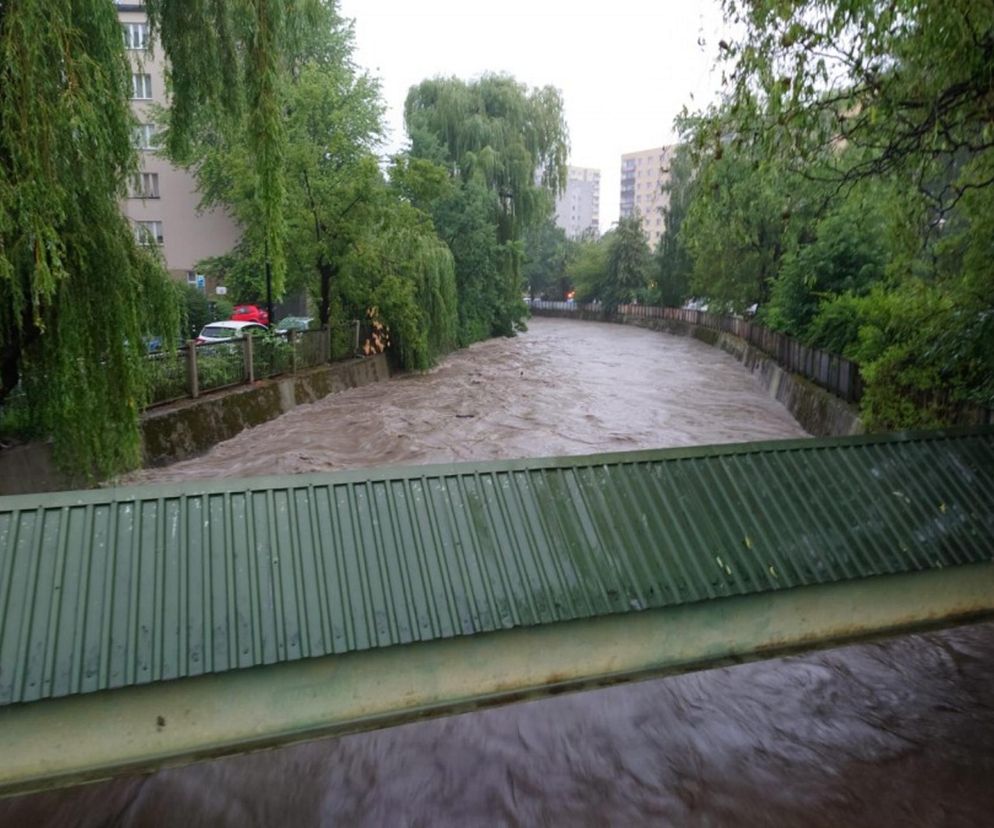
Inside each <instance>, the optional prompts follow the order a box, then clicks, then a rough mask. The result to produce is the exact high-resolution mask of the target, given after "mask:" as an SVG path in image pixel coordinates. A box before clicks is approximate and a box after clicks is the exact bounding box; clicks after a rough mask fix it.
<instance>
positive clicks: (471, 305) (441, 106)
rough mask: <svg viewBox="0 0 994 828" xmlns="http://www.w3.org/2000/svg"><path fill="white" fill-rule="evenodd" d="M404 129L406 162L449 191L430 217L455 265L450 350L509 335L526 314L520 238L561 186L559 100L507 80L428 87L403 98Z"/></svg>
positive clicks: (563, 148) (450, 81) (563, 149)
mask: <svg viewBox="0 0 994 828" xmlns="http://www.w3.org/2000/svg"><path fill="white" fill-rule="evenodd" d="M405 121H406V124H407V129H408V132H409V134H410V135H411V151H410V154H411V156H412V157H413V158H415V159H421V160H426V161H431V162H434V163H436V164H438V165H440V166H442V167H444V168H445V169H446V170H448V171H449V173H450V175H451V177H452V180H453V183H454V185H455V189H454V190H453V191H452V192H451V194H450V195H449V196H448V197H446V198H442V199H440V200H439V201H437V202H435V203H433V205H432V216H433V218H434V221H435V226H436V227H437V228H438V232H439V234H440V235H441V237H442V238H443V239H444V240H445V241H446V242H447V243H448V244H449V246H450V248H451V249H452V252H453V255H454V256H455V266H456V276H457V284H458V290H459V306H460V310H459V313H460V340H461V341H462V342H463V343H465V342H470V341H473V340H475V339H479V338H482V337H484V336H491V335H494V334H498V335H501V334H502V335H509V334H511V333H513V331H514V329H515V327H516V326H517V325H520V324H521V320H522V318H523V317H524V315H525V312H526V309H525V307H524V303H523V302H522V301H521V290H522V283H521V262H522V256H523V245H522V241H523V238H524V233H525V231H526V229H527V228H528V227H529V226H532V225H536V224H538V223H540V222H541V221H542V220H543V219H544V218H545V217H547V216H548V215H549V213H550V211H551V206H552V198H551V197H552V194H553V193H554V192H557V191H558V190H560V189H561V187H562V186H563V183H564V181H565V175H566V155H567V134H566V124H565V122H564V120H563V112H562V99H561V97H560V95H559V93H558V91H556V90H555V89H552V88H551V87H546V88H543V89H533V90H528V89H527V88H526V87H524V86H523V85H521V84H518V83H517V82H515V81H514V80H513V79H512V78H510V77H507V76H501V75H484V76H483V77H482V78H481V79H480V80H477V81H472V82H469V83H467V82H464V81H461V80H458V79H455V78H436V79H434V80H427V81H423V82H422V83H421V84H419V85H418V86H415V87H414V88H412V89H411V91H410V92H409V94H408V97H407V103H406V106H405ZM536 177H537V178H538V181H539V183H536Z"/></svg>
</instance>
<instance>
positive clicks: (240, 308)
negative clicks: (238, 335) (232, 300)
mask: <svg viewBox="0 0 994 828" xmlns="http://www.w3.org/2000/svg"><path fill="white" fill-rule="evenodd" d="M231 319H232V321H235V322H258V323H259V324H260V325H265V326H266V327H267V328H268V327H269V314H268V313H266V311H265V310H263V309H262V308H260V307H259V306H258V305H235V309H234V310H233V311H232V312H231Z"/></svg>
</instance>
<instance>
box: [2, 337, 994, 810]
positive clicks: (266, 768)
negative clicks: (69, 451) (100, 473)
mask: <svg viewBox="0 0 994 828" xmlns="http://www.w3.org/2000/svg"><path fill="white" fill-rule="evenodd" d="M801 434H803V432H802V431H801V429H800V428H799V427H798V425H797V423H795V422H794V421H793V419H792V418H791V417H790V416H789V415H788V414H787V413H786V412H785V411H784V410H783V409H782V408H781V407H780V406H779V405H778V404H776V403H774V402H771V401H770V400H769V399H768V398H766V397H765V396H764V395H763V394H762V392H761V390H760V388H759V387H758V385H757V384H756V383H755V380H754V379H753V378H752V377H751V376H750V375H749V374H748V372H746V371H744V370H743V369H742V368H741V366H739V365H738V363H736V362H735V361H734V360H732V359H731V358H730V357H728V356H727V355H725V354H722V353H721V352H719V351H717V350H715V349H712V348H709V347H708V346H705V345H702V344H701V343H699V342H696V341H694V340H691V339H683V338H677V337H670V336H665V335H660V334H653V333H650V332H647V331H642V330H638V329H631V328H621V327H616V326H608V325H596V324H583V323H575V322H565V321H553V320H539V321H536V322H535V323H534V324H533V326H532V330H531V331H530V332H529V333H528V334H527V335H525V336H523V337H520V338H518V339H515V340H500V341H494V342H487V343H483V344H481V345H478V346H476V347H474V348H471V349H469V350H468V351H465V352H462V353H459V354H456V355H454V356H453V357H451V358H450V359H449V360H447V361H446V362H445V363H444V364H443V365H442V366H441V367H439V368H438V369H437V370H435V371H434V372H432V373H431V374H429V375H426V376H420V377H407V378H403V379H398V380H393V381H391V382H389V383H384V384H380V385H377V386H371V387H366V388H361V389H355V390H353V391H349V392H347V393H344V394H341V395H338V396H335V397H332V398H329V399H327V400H324V401H322V402H319V403H317V404H315V405H312V406H304V407H301V408H298V409H295V410H294V411H293V412H291V413H290V414H288V415H286V416H284V417H281V418H279V419H278V420H276V421H274V422H272V423H269V424H267V425H264V426H260V427H259V428H256V429H253V430H251V431H248V432H245V433H243V434H242V435H240V436H239V437H237V438H235V439H234V440H231V441H230V442H229V443H226V444H224V445H221V446H218V447H217V448H216V449H215V450H214V451H212V452H211V453H209V454H208V455H206V456H205V457H202V458H198V459H196V460H192V461H189V462H187V463H181V464H177V465H176V466H172V467H170V468H167V469H160V470H155V471H152V472H147V473H142V474H141V475H140V476H139V478H140V479H143V480H169V479H186V478H193V477H213V476H220V475H225V476H232V475H237V476H244V475H250V474H259V473H273V472H274V471H276V472H291V471H315V470H320V469H331V468H349V467H356V466H363V465H381V464H385V463H386V464H396V463H408V462H418V463H420V462H434V461H444V460H452V459H460V460H461V459H470V458H493V457H509V456H526V455H532V456H535V455H546V454H568V453H572V454H575V453H587V452H594V451H604V450H619V449H634V448H643V447H652V446H662V445H687V444H693V443H709V442H720V441H732V440H755V439H769V438H775V437H782V436H793V435H801ZM0 749H2V748H0ZM0 824H2V825H5V826H6V825H11V826H15V825H16V826H21V825H23V826H35V825H50V826H69V825H83V826H178V828H192V826H200V825H202V826H269V825H294V826H297V825H300V826H304V825H346V826H351V825H369V826H393V825H425V826H429V825H430V826H434V825H451V826H477V825H515V824H520V825H568V826H572V825H618V826H629V825H669V824H675V825H708V826H712V825H750V826H751V825H755V826H767V825H814V826H849V825H865V826H881V825H900V826H908V825H929V826H931V825H942V826H946V825H963V826H974V825H990V824H994V624H986V625H976V626H973V627H965V628H961V629H958V630H951V631H947V632H943V633H935V634H930V635H924V636H908V637H904V638H900V639H895V640H892V641H889V642H885V643H879V644H867V645H861V646H855V647H848V648H845V649H840V650H835V651H832V652H826V653H817V654H811V655H808V656H803V657H795V658H789V659H780V660H774V661H767V662H762V663H758V664H749V665H742V666H739V667H731V668H725V669H719V670H711V671H708V672H702V673H695V674H692V675H687V676H679V677H674V678H669V679H661V680H655V681H647V682H642V683H639V684H631V685H626V686H621V687H614V688H610V689H606V690H598V691H593V692H587V693H580V694H576V695H571V696H560V697H557V698H554V699H547V700H542V701H537V702H530V703H527V704H519V705H515V706H511V707H506V708H502V709H496V710H487V711H483V712H478V713H471V714H466V715H462V716H453V717H450V718H446V719H439V720H434V721H428V722H420V723H416V724H411V725H406V726H404V727H397V728H393V729H390V730H384V731H379V732H376V733H367V734H358V735H354V736H347V737H343V738H339V739H330V740H324V741H319V742H312V743H310V744H305V745H299V746H295V747H291V748H284V749H281V750H278V751H270V752H265V753H259V754H254V755H249V756H241V757H233V758H230V759H225V760H219V761H214V762H210V763H204V764H200V765H196V766H191V767H187V768H179V769H175V770H168V771H162V772H159V773H156V774H153V775H151V776H149V777H145V778H129V779H120V780H116V781H113V782H109V783H103V784H99V785H93V786H88V787H83V788H78V789H74V790H71V791H61V792H54V793H50V794H44V795H37V796H31V797H22V798H19V799H14V800H7V801H3V802H0Z"/></svg>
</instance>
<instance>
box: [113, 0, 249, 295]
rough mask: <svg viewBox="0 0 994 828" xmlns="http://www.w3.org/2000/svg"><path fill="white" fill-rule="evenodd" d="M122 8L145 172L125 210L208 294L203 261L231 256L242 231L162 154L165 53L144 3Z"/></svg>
mask: <svg viewBox="0 0 994 828" xmlns="http://www.w3.org/2000/svg"><path fill="white" fill-rule="evenodd" d="M116 5H117V16H118V19H119V20H120V21H121V27H122V29H123V30H124V43H125V46H126V47H127V50H128V54H129V56H130V58H131V67H132V75H131V107H132V111H133V112H134V113H135V116H136V117H137V119H138V122H139V126H138V127H136V128H135V144H136V146H137V147H138V149H139V152H140V155H141V158H140V163H139V169H140V171H139V173H138V174H137V175H136V176H135V178H134V180H133V181H132V182H131V183H130V185H129V187H128V196H127V198H126V199H125V200H124V202H123V203H122V205H121V211H122V212H123V213H124V215H125V216H126V217H127V218H128V219H129V220H130V221H131V223H132V224H133V226H134V228H135V236H136V238H137V239H138V240H139V241H140V242H142V243H143V244H152V245H157V246H158V247H159V248H160V249H161V252H162V256H163V258H164V259H165V263H166V268H167V269H168V270H169V273H170V274H171V275H172V276H173V278H175V279H178V280H181V281H184V282H187V283H189V284H192V285H197V286H198V287H200V288H201V289H202V290H205V289H206V287H207V286H206V285H205V284H204V279H203V277H202V276H199V275H198V274H197V272H196V265H197V262H199V261H200V260H202V259H206V258H208V257H210V256H218V255H220V254H222V253H227V252H228V251H229V250H231V249H232V248H233V247H234V246H235V244H236V242H237V241H238V238H239V236H240V231H239V229H238V226H237V225H236V224H235V222H234V221H233V220H232V219H231V218H230V217H229V216H228V215H227V213H225V212H224V210H210V211H204V212H201V211H200V210H199V209H198V205H199V204H200V194H199V193H198V192H197V183H196V180H195V179H194V177H193V175H191V174H190V173H189V172H187V171H186V170H183V169H179V168H177V167H174V166H172V165H171V164H170V163H169V162H168V161H167V160H166V159H165V158H163V157H161V156H160V155H159V153H157V152H156V150H155V143H156V142H155V126H154V124H153V119H152V115H151V110H152V109H153V107H154V106H155V105H159V106H165V105H166V103H167V98H166V89H165V66H164V63H163V58H162V49H161V48H154V49H153V48H152V43H151V42H150V40H149V33H148V16H147V15H146V14H145V8H144V5H143V4H142V3H134V2H132V3H122V2H118V3H117V4H116Z"/></svg>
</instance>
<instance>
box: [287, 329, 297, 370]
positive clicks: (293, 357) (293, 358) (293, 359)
mask: <svg viewBox="0 0 994 828" xmlns="http://www.w3.org/2000/svg"><path fill="white" fill-rule="evenodd" d="M286 338H287V342H289V343H290V373H291V374H296V373H297V332H296V331H287V335H286Z"/></svg>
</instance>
